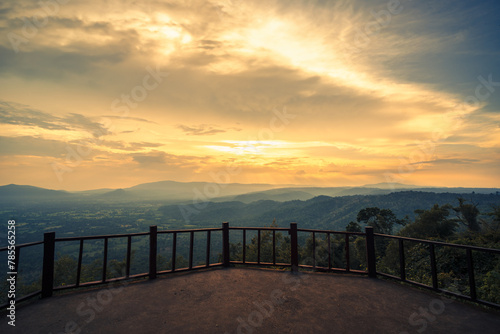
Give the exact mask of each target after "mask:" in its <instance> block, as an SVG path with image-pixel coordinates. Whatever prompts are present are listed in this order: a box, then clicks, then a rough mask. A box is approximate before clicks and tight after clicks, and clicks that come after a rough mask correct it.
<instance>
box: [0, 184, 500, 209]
mask: <svg viewBox="0 0 500 334" xmlns="http://www.w3.org/2000/svg"><path fill="white" fill-rule="evenodd" d="M410 190H413V191H417V190H418V191H425V192H433V193H455V194H467V193H469V194H472V193H477V194H495V193H498V192H499V191H500V189H498V188H460V187H457V188H437V187H418V186H414V185H405V184H400V183H394V184H392V183H377V184H373V185H365V186H362V187H297V186H292V187H283V186H280V185H272V184H241V183H215V182H213V183H210V182H176V181H160V182H151V183H143V184H139V185H136V186H133V187H129V188H124V189H95V190H86V191H76V192H67V191H60V190H50V189H44V188H39V187H33V186H28V185H14V184H10V185H6V186H0V199H1V200H2V202H4V203H7V202H8V203H13V202H16V201H21V202H23V203H28V202H47V201H53V200H58V201H86V202H93V201H95V202H103V203H104V202H106V201H109V202H113V203H116V202H124V203H126V202H146V201H160V202H165V203H172V204H183V203H186V204H188V203H193V202H224V201H239V202H243V203H251V202H255V201H263V200H266V201H277V202H285V201H292V200H301V201H305V200H309V199H311V198H313V197H316V196H330V197H340V196H358V195H387V194H390V193H393V192H397V191H410Z"/></svg>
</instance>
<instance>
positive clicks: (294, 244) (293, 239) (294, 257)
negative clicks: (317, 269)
mask: <svg viewBox="0 0 500 334" xmlns="http://www.w3.org/2000/svg"><path fill="white" fill-rule="evenodd" d="M289 233H290V251H291V252H290V264H291V265H292V272H298V271H299V248H298V240H297V223H290V231H289Z"/></svg>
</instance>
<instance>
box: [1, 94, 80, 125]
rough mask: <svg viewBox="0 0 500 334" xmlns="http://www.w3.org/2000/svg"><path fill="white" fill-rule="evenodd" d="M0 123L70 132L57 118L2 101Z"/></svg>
mask: <svg viewBox="0 0 500 334" xmlns="http://www.w3.org/2000/svg"><path fill="white" fill-rule="evenodd" d="M0 123H3V124H12V125H25V126H36V127H39V128H42V129H48V130H70V128H69V127H68V126H67V124H66V125H65V124H64V122H62V120H61V118H59V117H56V116H53V115H50V114H48V113H44V112H42V111H38V110H34V109H31V108H29V107H28V106H25V105H22V104H18V103H12V102H6V101H2V100H0Z"/></svg>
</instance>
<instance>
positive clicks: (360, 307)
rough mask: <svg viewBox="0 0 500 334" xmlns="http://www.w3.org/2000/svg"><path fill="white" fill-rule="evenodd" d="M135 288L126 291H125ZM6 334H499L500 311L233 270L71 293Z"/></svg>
mask: <svg viewBox="0 0 500 334" xmlns="http://www.w3.org/2000/svg"><path fill="white" fill-rule="evenodd" d="M124 285H126V286H124ZM2 318H3V319H2V321H1V323H0V333H30V334H33V333H44V334H48V333H52V334H59V333H107V334H108V333H109V334H111V333H155V334H156V333H221V334H224V333H398V334H403V333H404V334H407V333H468V334H470V333H482V334H486V333H495V334H497V333H499V332H500V312H499V311H496V310H485V309H483V308H480V307H478V306H473V305H469V304H465V303H462V302H460V301H456V300H454V301H453V300H450V299H446V298H443V297H442V296H440V295H438V294H434V293H432V292H430V291H429V292H428V291H423V290H420V289H416V288H413V287H410V286H408V285H402V284H400V283H397V282H392V281H387V280H382V279H370V278H367V277H366V276H358V275H348V274H325V273H307V274H291V273H290V272H288V271H287V272H280V271H272V270H264V269H247V268H230V269H212V270H203V271H196V272H190V273H184V274H175V275H166V276H159V277H158V279H156V280H152V281H139V282H133V283H132V282H122V283H121V285H118V284H117V285H115V286H113V285H108V286H103V287H99V288H94V289H91V290H85V291H80V290H78V291H75V292H66V293H64V294H58V295H56V296H54V297H52V298H47V299H43V300H37V301H33V302H29V303H28V304H27V305H24V306H20V307H18V309H17V313H16V326H15V328H14V327H12V326H9V325H8V324H7V321H6V317H5V315H3V316H2Z"/></svg>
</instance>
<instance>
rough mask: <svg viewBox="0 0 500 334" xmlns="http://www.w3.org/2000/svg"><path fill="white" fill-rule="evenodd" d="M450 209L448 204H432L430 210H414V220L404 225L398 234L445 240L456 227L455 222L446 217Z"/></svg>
mask: <svg viewBox="0 0 500 334" xmlns="http://www.w3.org/2000/svg"><path fill="white" fill-rule="evenodd" d="M451 209H452V207H451V205H449V204H446V205H443V206H441V207H440V206H439V205H438V204H434V206H433V207H432V208H431V209H430V210H415V213H416V214H418V216H417V218H416V219H415V222H413V223H411V224H409V225H407V226H406V227H404V228H403V229H402V230H401V231H400V234H401V235H402V236H406V237H411V238H420V239H430V238H438V239H441V240H445V239H446V238H447V237H449V236H451V235H453V233H454V232H455V229H456V228H457V222H456V221H455V220H454V219H450V218H448V216H449V214H450V210H451Z"/></svg>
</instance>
